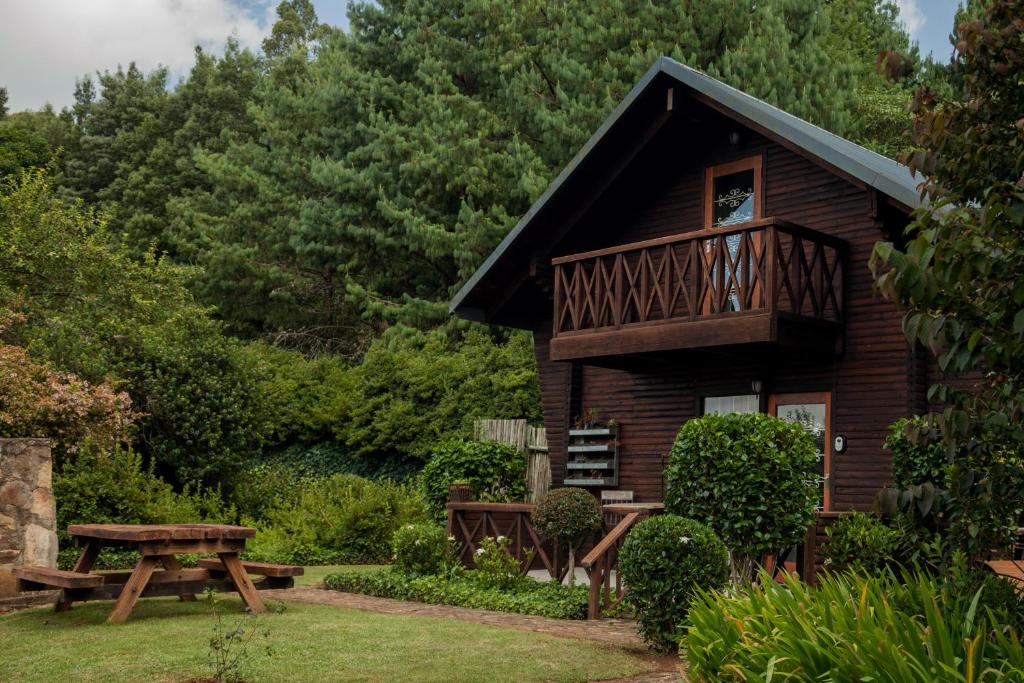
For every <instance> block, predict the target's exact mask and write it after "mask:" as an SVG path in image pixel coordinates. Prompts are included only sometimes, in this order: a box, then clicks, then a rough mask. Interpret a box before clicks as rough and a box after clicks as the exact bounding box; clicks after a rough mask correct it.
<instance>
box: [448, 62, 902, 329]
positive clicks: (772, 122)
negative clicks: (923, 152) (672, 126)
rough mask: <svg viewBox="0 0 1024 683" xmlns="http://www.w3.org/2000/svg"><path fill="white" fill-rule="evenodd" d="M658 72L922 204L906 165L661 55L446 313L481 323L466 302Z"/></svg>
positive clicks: (863, 178) (855, 174)
mask: <svg viewBox="0 0 1024 683" xmlns="http://www.w3.org/2000/svg"><path fill="white" fill-rule="evenodd" d="M662 74H665V75H667V76H669V77H671V78H672V79H675V80H676V81H678V82H679V83H682V84H683V85H686V86H689V87H690V88H693V90H695V91H697V92H699V93H701V94H703V95H704V96H706V97H708V98H710V99H711V100H713V101H715V102H717V103H718V104H720V105H721V106H722V107H724V108H726V109H728V110H730V111H732V112H734V113H735V114H737V115H738V116H740V117H744V118H746V119H748V120H750V121H752V122H754V123H756V124H758V125H759V126H761V127H763V128H764V129H766V130H767V131H769V132H770V133H772V134H774V135H776V136H778V137H779V138H781V139H784V140H787V141H788V142H789V143H791V144H793V145H795V146H797V147H798V148H800V149H802V150H803V151H804V152H806V153H807V154H808V155H810V156H812V157H815V158H817V159H819V160H820V161H821V162H824V163H826V164H829V165H831V166H834V167H835V168H837V169H839V170H840V171H842V172H844V173H846V174H847V175H849V176H851V177H853V178H856V179H857V180H859V181H861V182H863V183H864V184H865V185H867V186H868V187H873V188H875V189H876V190H878V191H879V192H881V193H883V194H885V195H887V196H889V197H891V198H893V199H894V200H896V201H897V202H899V203H901V204H903V205H905V206H907V207H909V208H911V209H914V208H917V207H918V206H920V205H921V197H920V193H919V190H918V184H919V183H920V182H921V181H920V179H917V178H915V177H914V175H913V174H912V173H911V171H910V169H909V168H907V167H906V166H904V165H902V164H900V163H898V162H896V161H894V160H892V159H890V158H888V157H885V156H882V155H881V154H878V153H876V152H872V151H871V150H869V149H867V148H865V147H861V146H860V145H858V144H856V143H854V142H850V141H849V140H847V139H845V138H842V137H839V136H838V135H835V134H833V133H830V132H828V131H827V130H824V129H823V128H819V127H818V126H815V125H814V124H812V123H808V122H807V121H804V120H803V119H801V118H799V117H796V116H793V115H792V114H787V113H786V112H784V111H782V110H781V109H779V108H778V107H774V106H772V105H770V104H768V103H767V102H764V101H762V100H759V99H757V98H756V97H753V96H751V95H748V94H746V93H745V92H743V91H741V90H737V89H736V88H733V87H732V86H730V85H726V84H725V83H723V82H721V81H719V80H717V79H715V78H712V77H711V76H708V75H707V74H704V73H701V72H700V71H697V70H696V69H691V68H690V67H688V66H685V65H683V64H680V63H679V62H677V61H676V60H674V59H672V58H670V57H661V58H659V59H658V61H656V62H655V63H654V64H653V65H652V66H651V68H650V69H648V70H647V73H645V74H644V75H643V77H642V78H641V79H640V81H639V82H637V84H636V85H635V86H633V89H632V90H630V91H629V94H627V95H626V97H625V98H623V100H622V101H621V102H620V103H619V105H618V106H617V107H615V110H614V111H612V113H611V114H610V115H609V116H608V118H606V119H605V121H604V123H602V124H601V127H600V128H598V129H597V132H595V133H594V134H593V135H592V136H591V137H590V139H589V140H587V142H586V144H584V145H583V147H582V148H581V149H580V151H579V152H577V153H576V156H574V157H573V159H572V161H570V162H569V164H568V165H566V167H565V168H564V169H562V172H561V173H559V174H558V177H557V178H555V180H554V181H553V182H552V183H551V185H549V186H548V189H547V190H545V191H544V194H542V195H541V196H540V198H539V199H537V201H536V202H534V203H533V206H531V207H530V210H529V211H527V212H526V213H525V214H524V215H523V217H522V218H521V219H520V220H519V222H518V223H517V224H516V226H515V227H514V228H513V229H512V230H511V231H510V232H509V233H508V234H507V235H505V239H503V240H502V241H501V243H500V244H499V245H498V246H497V248H495V250H494V251H493V252H491V255H490V256H488V257H487V260H486V261H484V263H483V265H481V266H480V267H479V268H478V269H477V271H476V272H475V273H473V276H472V277H470V278H469V280H467V281H466V284H465V285H463V286H462V289H460V290H459V292H458V293H457V294H456V295H455V296H454V297H453V298H452V300H451V302H450V304H449V311H451V312H453V313H456V314H458V315H460V316H461V317H464V318H467V319H471V320H480V319H482V316H481V314H480V312H479V311H477V310H475V309H473V308H471V307H469V306H466V305H465V304H466V300H467V298H468V297H469V296H470V294H471V293H472V292H473V291H474V289H476V288H477V286H478V285H479V284H480V282H481V281H482V280H483V279H484V278H485V277H486V276H487V274H488V272H489V271H490V270H491V269H492V267H493V266H494V265H495V263H497V262H498V261H499V260H500V259H501V258H502V256H503V255H504V254H505V253H506V252H507V251H508V250H509V248H510V247H511V246H512V245H513V244H514V243H515V242H516V241H517V240H518V239H519V238H520V236H521V235H522V233H523V231H524V230H525V229H526V228H527V227H528V226H529V225H530V223H531V222H532V221H533V220H534V218H535V217H536V216H537V215H538V214H539V213H540V212H541V210H542V209H544V207H545V206H546V205H547V204H548V202H549V201H550V200H551V199H552V197H554V196H555V195H556V194H557V193H558V192H559V190H560V189H561V187H562V185H563V184H565V182H566V181H567V180H568V179H569V178H570V177H571V176H572V175H573V174H574V173H575V172H576V171H577V168H578V167H579V166H580V165H581V164H582V163H583V161H584V160H585V159H586V158H587V157H588V156H589V155H590V153H591V152H592V151H593V150H594V148H595V147H597V146H598V144H599V143H600V142H601V141H602V140H603V139H604V138H605V137H606V135H607V134H608V133H609V131H611V130H612V129H613V128H614V127H615V125H616V123H618V121H619V119H621V118H622V117H623V115H624V114H625V113H626V112H627V111H628V110H629V109H630V107H631V105H633V103H634V102H635V101H636V100H637V99H638V98H639V97H640V96H641V95H642V94H643V93H644V92H645V91H646V90H647V88H648V87H649V86H650V85H651V83H652V82H653V81H654V80H655V79H656V78H658V77H659V76H661V75H662Z"/></svg>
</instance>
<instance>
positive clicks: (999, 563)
mask: <svg viewBox="0 0 1024 683" xmlns="http://www.w3.org/2000/svg"><path fill="white" fill-rule="evenodd" d="M985 566H986V567H988V569H989V570H990V571H992V572H994V573H996V574H998V575H999V576H1003V577H1005V578H1007V579H1010V580H1011V581H1015V582H1016V583H1018V584H1021V585H1024V560H990V561H988V562H986V563H985Z"/></svg>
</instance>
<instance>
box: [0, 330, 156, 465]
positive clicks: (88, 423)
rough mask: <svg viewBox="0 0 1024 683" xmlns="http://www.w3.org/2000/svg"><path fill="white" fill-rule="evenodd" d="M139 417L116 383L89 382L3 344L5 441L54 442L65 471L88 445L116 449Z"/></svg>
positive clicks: (0, 377) (0, 424)
mask: <svg viewBox="0 0 1024 683" xmlns="http://www.w3.org/2000/svg"><path fill="white" fill-rule="evenodd" d="M2 331H3V329H2V325H0V332H2ZM135 417H136V414H135V413H133V412H132V410H131V399H130V398H128V394H126V393H124V392H122V391H117V390H116V389H115V388H114V387H113V385H111V384H110V383H108V382H102V383H99V384H92V383H90V382H86V381H85V380H83V379H80V378H79V377H77V376H75V375H73V374H71V373H68V372H58V371H56V370H54V369H53V368H52V367H51V366H50V365H49V364H46V363H41V362H37V361H35V360H33V359H32V358H31V357H30V356H29V354H28V352H27V351H25V349H23V348H21V347H19V346H12V345H9V344H0V436H11V437H46V438H49V439H52V440H53V443H54V446H55V448H54V451H55V455H56V456H57V459H58V465H59V464H60V463H62V462H63V460H65V459H66V456H67V455H69V454H72V453H75V452H77V450H78V449H79V448H80V446H81V445H82V443H83V442H85V441H86V440H89V441H91V442H92V443H93V444H94V445H95V446H97V447H99V448H101V449H103V450H109V449H110V448H113V446H114V445H116V444H118V443H120V442H122V441H124V440H125V439H126V438H127V437H128V432H129V429H130V427H131V425H132V421H133V420H134V419H135Z"/></svg>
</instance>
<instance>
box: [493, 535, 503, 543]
mask: <svg viewBox="0 0 1024 683" xmlns="http://www.w3.org/2000/svg"><path fill="white" fill-rule="evenodd" d="M494 540H495V541H497V542H498V543H501V542H502V541H504V540H505V537H504V536H498V537H497V538H496V539H494Z"/></svg>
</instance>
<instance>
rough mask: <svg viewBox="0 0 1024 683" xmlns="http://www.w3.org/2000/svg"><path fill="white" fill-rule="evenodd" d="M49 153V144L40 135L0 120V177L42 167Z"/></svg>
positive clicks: (48, 159) (46, 161)
mask: <svg viewBox="0 0 1024 683" xmlns="http://www.w3.org/2000/svg"><path fill="white" fill-rule="evenodd" d="M2 118H3V117H0V119H2ZM50 154H51V152H50V146H49V145H48V144H46V140H44V139H43V138H41V137H40V136H38V135H36V134H35V133H33V132H32V131H30V130H26V129H25V128H22V127H20V126H16V125H14V124H13V123H12V122H10V121H3V122H0V178H4V177H5V176H10V175H16V174H17V173H19V172H20V171H23V170H26V169H32V168H43V167H44V166H46V164H47V163H48V162H49V161H50Z"/></svg>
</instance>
